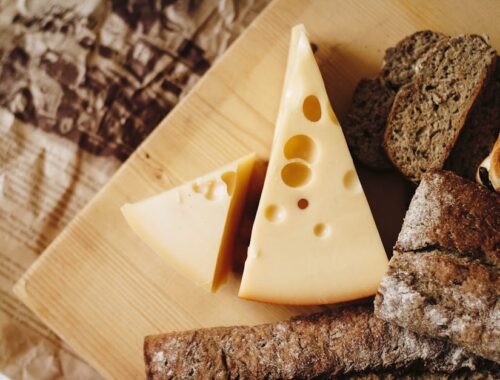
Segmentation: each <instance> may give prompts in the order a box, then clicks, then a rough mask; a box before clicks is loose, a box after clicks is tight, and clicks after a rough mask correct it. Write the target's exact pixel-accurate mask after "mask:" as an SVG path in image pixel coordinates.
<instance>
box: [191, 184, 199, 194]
mask: <svg viewBox="0 0 500 380" xmlns="http://www.w3.org/2000/svg"><path fill="white" fill-rule="evenodd" d="M191 188H192V189H193V191H194V192H195V193H197V194H199V193H201V186H200V185H199V184H197V183H196V182H195V183H193V184H192V185H191Z"/></svg>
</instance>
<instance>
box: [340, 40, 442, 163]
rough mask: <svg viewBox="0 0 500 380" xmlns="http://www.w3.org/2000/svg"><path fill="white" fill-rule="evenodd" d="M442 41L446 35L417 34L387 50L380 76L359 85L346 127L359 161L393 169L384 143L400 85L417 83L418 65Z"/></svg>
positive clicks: (345, 131) (350, 144) (352, 150)
mask: <svg viewBox="0 0 500 380" xmlns="http://www.w3.org/2000/svg"><path fill="white" fill-rule="evenodd" d="M442 38H445V36H444V35H443V34H441V33H436V32H431V31H420V32H416V33H413V34H412V35H410V36H408V37H406V38H404V39H403V40H401V41H400V42H398V44H397V45H396V46H395V47H393V48H389V49H387V50H386V52H385V56H384V64H383V67H382V70H381V73H380V75H379V77H377V78H375V79H362V80H361V81H360V82H359V83H358V85H357V86H356V89H355V90H354V95H353V98H352V102H351V107H350V109H349V112H348V114H347V118H346V120H345V122H344V123H343V124H342V126H343V130H344V134H345V136H346V140H347V144H348V145H349V148H350V150H351V153H352V154H353V156H354V157H355V158H356V159H357V160H358V161H359V162H361V163H363V164H365V165H367V166H368V167H370V168H372V169H379V170H385V169H389V168H391V167H392V165H391V164H390V163H389V161H388V159H387V157H386V154H385V151H384V149H383V148H382V141H383V137H384V132H385V128H386V125H387V116H388V115H389V112H390V110H391V107H392V103H393V101H394V96H395V95H396V91H397V89H398V88H399V87H400V86H402V85H404V84H407V83H409V82H410V81H411V80H413V76H414V72H415V70H414V66H415V63H416V62H417V61H418V60H419V59H420V58H422V56H423V55H424V54H425V53H426V52H427V51H428V50H429V49H430V48H432V47H433V46H434V45H435V43H436V42H437V41H439V40H441V39H442Z"/></svg>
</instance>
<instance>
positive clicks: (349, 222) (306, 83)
mask: <svg viewBox="0 0 500 380" xmlns="http://www.w3.org/2000/svg"><path fill="white" fill-rule="evenodd" d="M386 267H387V257H386V254H385V251H384V247H383V245H382V241H381V239H380V236H379V233H378V231H377V228H376V226H375V222H374V220H373V216H372V214H371V211H370V207H369V205H368V202H367V200H366V197H365V194H364V192H363V189H362V187H361V184H360V182H359V179H358V175H357V173H356V169H355V167H354V164H353V161H352V158H351V155H350V153H349V150H348V148H347V144H346V141H345V139H344V135H343V133H342V129H341V127H340V125H339V122H338V120H337V118H336V116H335V114H334V113H333V110H332V107H331V105H330V102H329V100H328V96H327V93H326V90H325V85H324V83H323V79H322V77H321V73H320V71H319V68H318V65H317V63H316V60H315V58H314V55H313V52H312V50H311V47H310V43H309V41H308V39H307V36H306V32H305V28H304V26H302V25H298V26H296V27H294V28H293V30H292V38H291V46H290V51H289V56H288V66H287V71H286V76H285V84H284V88H283V94H282V99H281V104H280V109H279V114H278V118H277V122H276V131H275V137H274V142H273V148H272V153H271V158H270V163H269V167H268V171H267V175H266V180H265V183H264V189H263V192H262V197H261V199H260V203H259V209H258V211H257V216H256V220H255V223H254V226H253V230H252V238H251V242H250V246H249V249H248V256H247V260H246V263H245V269H244V273H243V278H242V283H241V287H240V291H239V296H240V297H242V298H246V299H252V300H257V301H263V302H270V303H281V304H298V305H313V304H327V303H336V302H342V301H349V300H354V299H358V298H362V297H366V296H370V295H373V294H375V292H376V291H377V287H378V284H379V282H380V279H381V278H382V275H383V274H384V272H385V270H386Z"/></svg>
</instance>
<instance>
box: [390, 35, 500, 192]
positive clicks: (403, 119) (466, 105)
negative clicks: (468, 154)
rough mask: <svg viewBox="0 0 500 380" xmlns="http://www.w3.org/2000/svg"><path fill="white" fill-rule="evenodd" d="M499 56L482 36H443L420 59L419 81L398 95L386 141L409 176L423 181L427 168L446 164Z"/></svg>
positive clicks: (396, 161)
mask: <svg viewBox="0 0 500 380" xmlns="http://www.w3.org/2000/svg"><path fill="white" fill-rule="evenodd" d="M495 61H496V52H495V50H494V49H493V48H492V47H491V46H490V45H489V44H488V42H487V41H486V40H485V39H484V38H483V37H481V36H478V35H462V36H458V37H453V38H447V39H446V38H445V39H442V40H440V41H438V42H437V43H436V45H435V46H434V47H433V48H432V49H431V50H429V51H428V52H427V54H426V55H425V57H424V58H422V59H421V60H420V61H419V63H418V65H417V67H416V70H417V75H416V76H415V79H414V81H413V82H411V83H409V84H407V85H405V86H403V87H402V88H401V89H400V90H399V91H398V93H397V95H396V97H395V99H394V104H393V106H392V109H391V112H390V113H389V117H388V120H387V129H386V131H385V135H384V142H383V146H384V149H385V151H386V153H387V156H388V158H389V160H390V161H391V162H392V163H393V164H394V166H395V167H396V168H398V170H399V171H400V172H401V173H402V174H403V175H404V176H406V177H407V178H408V179H410V180H411V181H413V182H415V183H418V182H419V181H420V178H421V176H422V174H423V173H425V172H426V171H428V170H431V169H441V168H443V166H444V163H445V161H446V159H447V158H448V156H449V154H450V152H451V150H452V148H453V146H454V144H455V141H456V140H457V138H458V136H459V134H460V132H461V130H462V128H463V126H464V124H465V122H466V119H467V116H468V115H469V112H470V111H471V109H472V107H473V105H474V103H475V102H476V99H477V97H478V96H479V95H480V93H481V90H482V89H483V87H484V86H485V85H486V84H487V82H488V80H489V78H490V76H491V74H492V72H493V70H494V68H495Z"/></svg>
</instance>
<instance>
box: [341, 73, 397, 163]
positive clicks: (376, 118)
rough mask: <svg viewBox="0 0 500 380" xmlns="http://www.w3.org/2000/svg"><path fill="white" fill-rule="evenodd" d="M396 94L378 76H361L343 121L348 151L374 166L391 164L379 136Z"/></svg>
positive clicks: (361, 160)
mask: <svg viewBox="0 0 500 380" xmlns="http://www.w3.org/2000/svg"><path fill="white" fill-rule="evenodd" d="M395 96H396V91H394V90H392V89H390V88H388V87H386V86H385V85H384V84H383V83H382V80H381V79H380V78H377V79H361V81H360V82H359V83H358V85H357V86H356V89H355V90H354V95H353V97H352V103H351V108H350V111H349V113H348V115H347V117H346V120H345V122H344V123H343V127H344V133H345V136H346V140H347V143H348V145H349V149H350V151H351V153H352V154H353V156H354V157H356V159H357V160H358V161H360V162H361V163H363V164H364V165H366V166H368V167H370V168H373V169H389V168H391V167H392V166H391V164H390V162H389V160H387V157H386V155H385V151H384V149H383V148H382V140H383V137H384V131H385V126H386V125H387V115H389V111H390V110H391V107H392V102H393V101H394V97H395Z"/></svg>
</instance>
